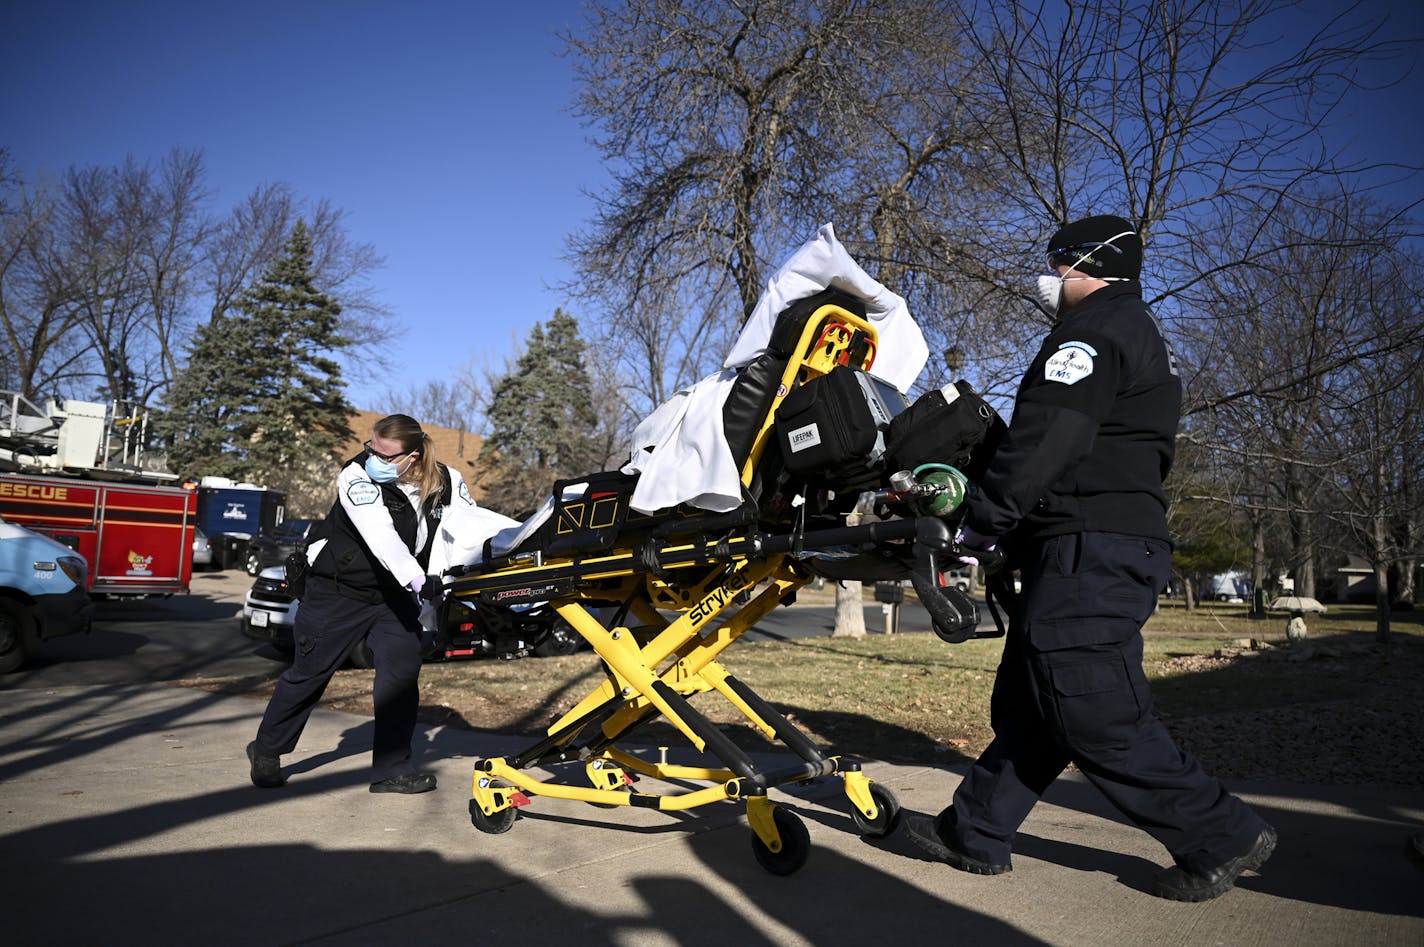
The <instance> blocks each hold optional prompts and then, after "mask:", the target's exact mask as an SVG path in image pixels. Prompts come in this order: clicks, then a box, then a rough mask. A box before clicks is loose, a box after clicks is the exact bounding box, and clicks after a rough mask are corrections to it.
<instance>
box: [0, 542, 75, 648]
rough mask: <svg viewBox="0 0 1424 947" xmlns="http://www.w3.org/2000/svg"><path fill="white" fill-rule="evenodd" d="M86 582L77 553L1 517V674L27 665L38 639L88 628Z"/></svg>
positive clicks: (55, 636)
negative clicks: (26, 662)
mask: <svg viewBox="0 0 1424 947" xmlns="http://www.w3.org/2000/svg"><path fill="white" fill-rule="evenodd" d="M88 584H89V566H88V563H86V562H85V561H84V558H83V557H82V556H80V555H79V553H77V552H75V551H74V550H73V549H70V548H69V547H68V546H65V545H64V544H62V543H59V542H56V541H55V540H53V539H51V538H50V537H48V536H43V535H41V534H39V533H36V532H33V531H31V530H28V529H26V528H25V527H23V526H20V525H17V524H15V523H8V522H6V521H5V520H4V519H3V518H0V674H8V673H9V672H10V671H13V670H15V669H16V668H18V667H20V666H21V665H23V664H24V663H25V660H26V659H27V658H28V657H29V654H30V650H31V648H32V647H33V646H34V644H35V643H36V642H39V641H43V640H45V639H48V638H57V637H59V636H60V635H68V634H74V633H75V632H87V631H88V630H89V627H90V619H91V617H92V616H93V612H94V603H93V601H92V600H91V599H90V597H89V593H88V591H87V590H86V587H87V586H88Z"/></svg>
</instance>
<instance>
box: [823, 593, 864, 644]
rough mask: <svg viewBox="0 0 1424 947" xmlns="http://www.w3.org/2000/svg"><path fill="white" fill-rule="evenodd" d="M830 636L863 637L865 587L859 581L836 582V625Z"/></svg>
mask: <svg viewBox="0 0 1424 947" xmlns="http://www.w3.org/2000/svg"><path fill="white" fill-rule="evenodd" d="M831 637H832V638H864V637H865V587H864V586H863V585H861V584H860V583H859V582H854V581H852V582H837V583H836V627H835V630H834V631H832V632H831Z"/></svg>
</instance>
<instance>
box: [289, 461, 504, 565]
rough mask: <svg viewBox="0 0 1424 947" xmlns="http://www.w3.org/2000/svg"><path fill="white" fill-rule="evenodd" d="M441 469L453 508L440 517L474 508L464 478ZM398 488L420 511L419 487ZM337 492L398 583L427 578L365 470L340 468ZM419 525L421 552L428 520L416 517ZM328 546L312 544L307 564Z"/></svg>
mask: <svg viewBox="0 0 1424 947" xmlns="http://www.w3.org/2000/svg"><path fill="white" fill-rule="evenodd" d="M440 466H442V467H445V471H446V472H447V473H448V474H449V475H450V486H451V488H452V489H451V499H450V505H449V506H448V507H446V508H445V509H444V510H443V511H442V513H441V516H442V517H443V516H445V515H448V513H449V512H450V511H451V510H459V509H468V508H474V507H475V505H476V504H475V500H474V498H473V497H471V496H470V491H469V488H468V487H466V486H465V481H464V479H463V478H462V477H461V476H460V475H459V474H457V473H455V471H453V470H451V469H450V468H449V467H446V466H445V465H444V464H441V465H440ZM396 487H397V488H398V489H399V490H400V491H401V492H402V493H404V494H405V496H406V499H408V500H409V501H410V505H411V506H413V507H415V508H416V509H417V510H418V509H419V505H420V485H419V484H415V483H405V482H397V483H396ZM336 492H337V496H338V497H339V499H340V501H341V508H342V509H343V510H345V511H346V515H347V516H349V517H351V522H352V524H353V525H354V526H355V527H356V531H357V532H358V533H360V534H361V538H362V539H363V540H365V542H366V547H367V548H368V549H370V550H371V555H373V556H374V557H375V558H376V561H377V562H379V563H380V564H381V565H382V566H384V567H385V569H386V571H388V572H389V573H390V574H391V575H393V576H395V579H396V581H397V582H399V583H400V584H401V585H404V586H407V587H408V586H409V585H410V584H411V583H412V582H414V581H415V580H416V579H417V578H419V577H421V576H423V575H425V570H424V569H422V568H421V567H420V563H419V562H417V561H416V559H415V553H413V552H411V550H410V549H408V548H406V545H405V543H404V542H402V541H401V538H400V534H399V533H397V532H396V524H395V522H394V521H393V520H392V519H391V512H390V510H388V509H386V504H385V503H384V502H382V500H381V488H380V486H378V485H377V484H375V483H373V482H372V481H371V478H370V476H369V475H367V473H366V471H365V468H363V467H362V466H361V465H360V464H356V463H351V464H347V465H346V466H345V467H343V468H341V475H340V476H339V477H337V479H336ZM416 522H417V526H416V531H415V548H416V549H420V548H421V547H422V546H424V545H425V538H426V536H427V528H426V524H425V517H424V516H419V517H417V520H416ZM325 545H326V541H325V540H322V541H320V542H317V543H313V544H312V546H311V548H309V549H308V550H307V561H308V562H315V561H316V557H317V555H318V554H319V553H320V552H321V549H322V547H323V546H325Z"/></svg>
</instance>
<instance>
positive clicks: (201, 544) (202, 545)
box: [193, 527, 213, 572]
mask: <svg viewBox="0 0 1424 947" xmlns="http://www.w3.org/2000/svg"><path fill="white" fill-rule="evenodd" d="M212 567H213V544H212V543H210V542H208V534H207V533H205V532H203V530H202V528H201V527H195V528H194V529H193V571H194V572H198V571H201V570H204V569H211V568H212Z"/></svg>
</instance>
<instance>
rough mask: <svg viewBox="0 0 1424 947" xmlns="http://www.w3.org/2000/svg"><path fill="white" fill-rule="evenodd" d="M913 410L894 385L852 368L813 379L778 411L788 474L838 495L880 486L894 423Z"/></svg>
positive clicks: (840, 367) (842, 367) (844, 367)
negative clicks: (889, 432)
mask: <svg viewBox="0 0 1424 947" xmlns="http://www.w3.org/2000/svg"><path fill="white" fill-rule="evenodd" d="M907 407H909V402H908V401H907V400H906V398H905V396H904V395H903V394H902V393H901V392H900V391H899V390H898V389H896V388H895V386H894V385H891V384H889V383H888V382H885V381H881V380H880V379H878V378H876V377H875V376H873V375H871V374H870V373H869V372H865V371H862V370H860V369H858V368H851V367H850V366H848V365H838V366H836V367H835V368H833V369H831V371H829V372H827V373H826V374H825V375H822V376H820V377H818V378H813V379H811V380H810V381H808V382H806V384H804V385H801V386H800V387H798V388H796V389H794V390H793V391H791V392H790V393H789V394H788V395H787V396H786V397H785V398H784V399H783V400H782V402H781V406H780V407H778V408H777V410H776V436H777V441H778V442H779V445H780V448H781V456H782V460H783V461H784V462H785V464H786V469H787V471H788V472H789V473H791V474H793V475H795V476H798V477H801V478H803V479H806V480H808V481H815V482H817V483H823V484H826V485H827V486H830V487H831V488H833V489H837V490H851V489H865V488H868V487H872V486H876V485H878V484H879V482H880V480H881V475H882V473H883V471H884V458H885V446H886V435H887V433H888V431H889V430H890V424H891V421H892V420H893V419H894V418H895V416H896V415H898V414H899V413H900V412H902V411H904V410H905V409H906V408H907Z"/></svg>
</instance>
